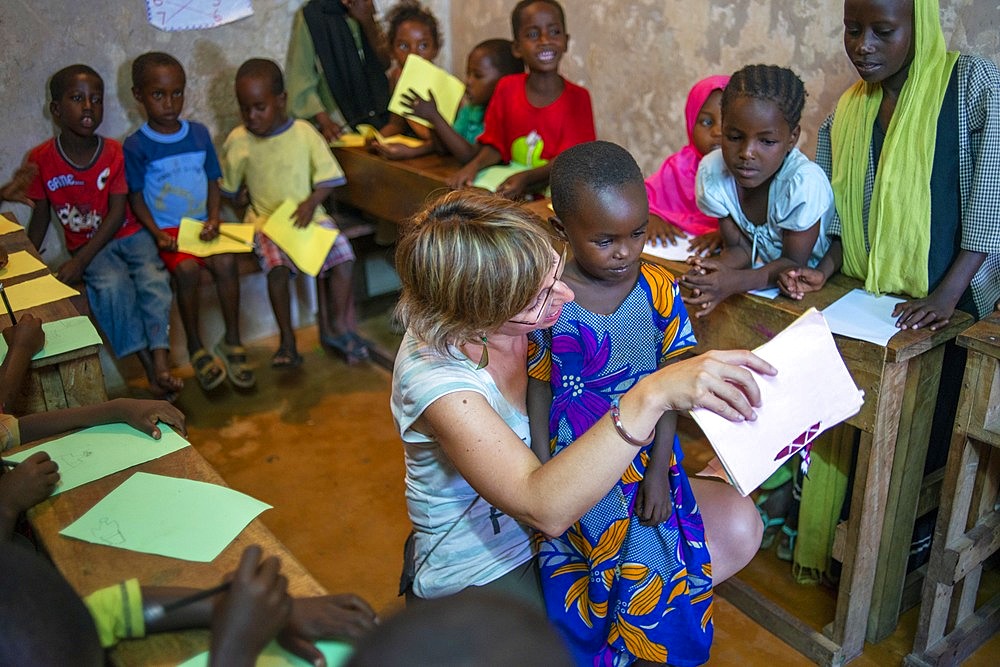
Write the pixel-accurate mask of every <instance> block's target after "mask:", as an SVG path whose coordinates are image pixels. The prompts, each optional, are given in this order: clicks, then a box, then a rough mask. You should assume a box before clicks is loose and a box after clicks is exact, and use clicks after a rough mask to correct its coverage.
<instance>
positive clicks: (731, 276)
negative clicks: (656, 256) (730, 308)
mask: <svg viewBox="0 0 1000 667" xmlns="http://www.w3.org/2000/svg"><path fill="white" fill-rule="evenodd" d="M687 261H688V264H691V265H692V268H691V270H690V271H689V272H688V273H686V274H685V275H683V276H681V284H682V285H683V286H684V287H687V288H688V289H690V290H691V296H685V297H684V303H686V304H688V305H689V306H694V308H695V313H694V316H695V317H705V316H706V315H708V314H709V313H711V312H712V310H714V309H715V307H716V306H718V305H719V304H720V303H722V302H723V301H724V300H725V299H726V297H728V296H730V295H731V294H734V293H736V292H738V291H739V290H740V286H739V285H738V284H736V283H737V280H736V275H735V272H734V271H732V270H731V269H730V268H729V267H727V266H726V265H724V264H722V263H721V262H719V261H717V260H714V259H706V258H704V257H688V260H687Z"/></svg>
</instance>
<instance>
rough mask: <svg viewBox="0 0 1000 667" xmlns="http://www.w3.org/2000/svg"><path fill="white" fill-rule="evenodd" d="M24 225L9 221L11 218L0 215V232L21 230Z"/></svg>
mask: <svg viewBox="0 0 1000 667" xmlns="http://www.w3.org/2000/svg"><path fill="white" fill-rule="evenodd" d="M23 231H24V227H22V226H21V225H19V224H17V223H16V222H11V220H10V219H9V218H8V217H7V216H5V215H0V234H10V233H11V232H23Z"/></svg>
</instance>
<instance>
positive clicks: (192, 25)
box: [146, 0, 253, 31]
mask: <svg viewBox="0 0 1000 667" xmlns="http://www.w3.org/2000/svg"><path fill="white" fill-rule="evenodd" d="M252 14H253V3H252V2H251V0H146V18H147V19H148V20H149V23H150V25H152V26H153V27H154V28H159V29H160V30H167V31H174V30H201V29H204V28H214V27H216V26H220V25H225V24H226V23H232V22H233V21H236V20H238V19H242V18H246V17H247V16H251V15H252Z"/></svg>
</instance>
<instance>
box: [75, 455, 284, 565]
mask: <svg viewBox="0 0 1000 667" xmlns="http://www.w3.org/2000/svg"><path fill="white" fill-rule="evenodd" d="M270 507H271V506H270V505H268V504H266V503H262V502H261V501H259V500H257V499H255V498H251V497H250V496H248V495H246V494H243V493H240V492H239V491H233V490H232V489H230V488H227V487H225V486H218V485H217V484H208V483H207V482H197V481H195V480H192V479H179V478H177V477H165V476H163V475H151V474H149V473H145V472H137V473H135V474H134V475H132V476H131V477H129V478H128V479H127V480H125V481H124V482H122V484H121V485H120V486H119V487H118V488H117V489H115V490H114V491H112V492H111V493H109V494H108V495H106V496H105V497H104V498H103V499H102V500H101V501H100V502H98V503H97V504H96V505H94V506H93V507H92V508H91V509H90V511H88V512H87V513H86V514H84V515H83V516H82V517H80V518H79V519H77V520H76V521H74V522H73V523H71V524H70V525H69V526H67V527H66V528H64V529H62V530H61V531H59V534H60V535H65V536H67V537H75V538H77V539H79V540H84V541H86V542H93V543H94V544H104V545H107V546H112V547H118V548H120V549H128V550H130V551H139V552H142V553H148V554H158V555H160V556H167V557H169V558H180V559H182V560H190V561H196V562H199V563H209V562H211V561H213V560H215V558H216V557H217V556H218V555H219V554H220V553H222V550H223V549H225V548H226V546H228V545H229V543H230V542H232V541H233V539H234V538H235V537H236V536H237V535H239V534H240V533H241V532H242V531H243V529H244V528H246V526H247V524H248V523H250V522H251V521H253V520H254V517H256V516H257V515H258V514H260V513H261V512H263V511H264V510H266V509H270Z"/></svg>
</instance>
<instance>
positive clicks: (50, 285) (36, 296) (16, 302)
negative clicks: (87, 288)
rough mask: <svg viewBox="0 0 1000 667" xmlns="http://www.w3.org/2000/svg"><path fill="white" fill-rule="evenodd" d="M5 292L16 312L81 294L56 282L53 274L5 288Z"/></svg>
mask: <svg viewBox="0 0 1000 667" xmlns="http://www.w3.org/2000/svg"><path fill="white" fill-rule="evenodd" d="M4 291H5V292H7V298H8V299H10V307H11V308H13V309H14V310H15V311H18V310H25V309H27V308H34V307H35V306H41V305H42V304H46V303H52V302H53V301H58V300H59V299H68V298H69V297H71V296H76V295H77V294H79V292H77V291H76V290H75V289H73V288H72V287H70V286H68V285H64V284H63V283H61V282H59V281H58V280H56V277H55V276H53V275H51V274H49V275H45V276H42V277H41V278H35V279H34V280H28V281H26V282H23V283H18V284H17V285H11V286H10V287H6V286H5V287H4Z"/></svg>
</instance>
